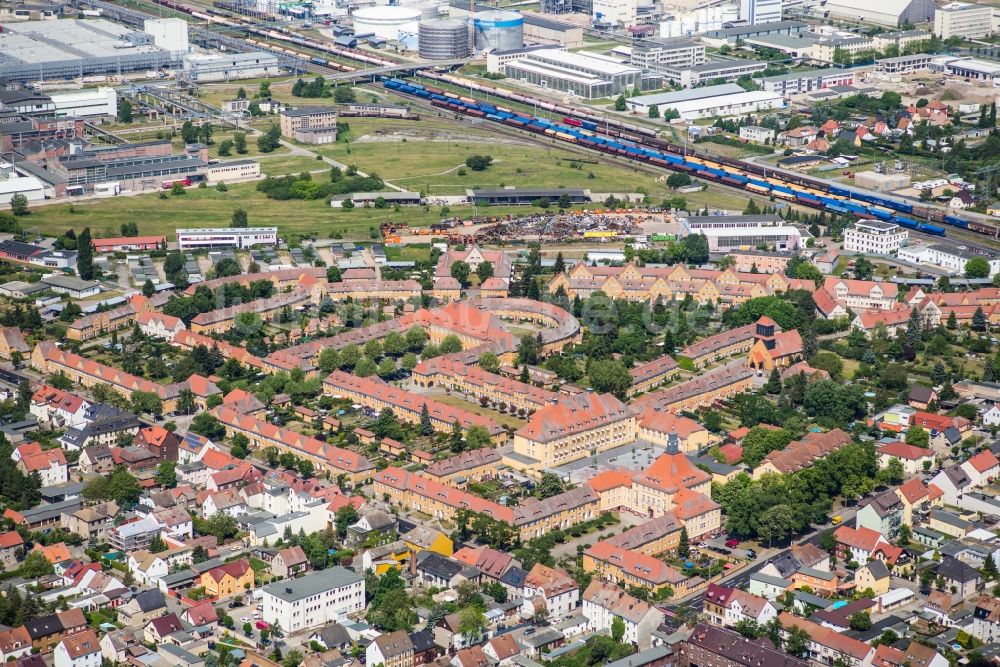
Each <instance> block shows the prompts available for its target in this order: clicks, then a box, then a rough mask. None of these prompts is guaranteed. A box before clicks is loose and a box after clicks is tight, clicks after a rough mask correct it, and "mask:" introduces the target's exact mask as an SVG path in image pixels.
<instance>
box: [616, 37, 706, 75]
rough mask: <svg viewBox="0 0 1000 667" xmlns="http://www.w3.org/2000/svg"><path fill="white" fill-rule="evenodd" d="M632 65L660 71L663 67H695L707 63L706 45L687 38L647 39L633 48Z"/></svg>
mask: <svg viewBox="0 0 1000 667" xmlns="http://www.w3.org/2000/svg"><path fill="white" fill-rule="evenodd" d="M631 58H632V61H631V62H632V64H633V65H635V66H636V67H643V68H645V69H651V70H658V69H659V68H661V67H694V66H695V65H701V64H702V63H704V62H705V45H704V44H703V43H701V42H699V41H698V40H695V39H689V38H687V37H675V38H673V39H647V40H643V41H641V42H638V43H637V44H636V45H635V46H633V47H632V56H631Z"/></svg>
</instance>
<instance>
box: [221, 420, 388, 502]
mask: <svg viewBox="0 0 1000 667" xmlns="http://www.w3.org/2000/svg"><path fill="white" fill-rule="evenodd" d="M212 415H214V416H215V418H216V419H218V420H219V423H220V424H222V425H223V426H225V427H226V436H227V437H233V436H234V435H236V434H237V433H242V434H243V435H245V436H246V437H247V438H248V439H249V440H250V444H251V445H252V446H253V447H255V448H258V447H277V448H278V449H279V450H280V451H282V452H290V453H292V454H295V455H296V456H298V457H300V458H304V459H307V460H309V461H312V463H313V465H315V466H316V468H317V469H318V470H322V471H326V470H329V471H330V472H332V473H333V474H334V475H341V474H343V475H347V476H348V479H350V481H351V482H352V483H353V484H360V483H362V482H364V481H365V480H367V479H369V478H370V477H371V476H372V474H373V473H374V472H375V465H374V464H373V463H372V462H371V461H369V460H368V459H367V458H365V457H364V456H362V455H361V454H357V453H355V452H352V451H349V450H346V449H342V448H340V447H335V446H333V445H329V444H327V443H325V442H322V441H320V440H317V439H316V438H311V437H309V436H306V435H302V434H301V433H296V432H295V431H292V430H290V429H286V428H281V427H279V426H275V425H274V424H270V423H268V422H266V421H262V420H260V419H257V418H256V417H252V416H250V415H245V414H241V413H240V412H237V411H236V410H235V409H233V408H231V407H228V406H225V405H220V406H217V407H216V408H214V409H213V410H212Z"/></svg>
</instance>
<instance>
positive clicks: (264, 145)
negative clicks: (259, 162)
mask: <svg viewBox="0 0 1000 667" xmlns="http://www.w3.org/2000/svg"><path fill="white" fill-rule="evenodd" d="M280 145H281V128H279V127H278V126H277V125H271V127H270V128H269V129H268V130H267V132H264V133H263V134H261V135H260V136H259V137H257V150H259V151H260V152H261V153H272V152H274V150H275V149H277V148H278V146H280Z"/></svg>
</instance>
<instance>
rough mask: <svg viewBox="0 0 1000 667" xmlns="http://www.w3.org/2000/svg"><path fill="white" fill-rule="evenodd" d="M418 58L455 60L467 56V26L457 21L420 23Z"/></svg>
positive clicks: (438, 20) (437, 20)
mask: <svg viewBox="0 0 1000 667" xmlns="http://www.w3.org/2000/svg"><path fill="white" fill-rule="evenodd" d="M419 48H420V57H421V58H427V59H428V60H455V59H457V58H465V57H467V56H468V55H469V24H468V23H467V22H466V21H460V20H458V19H431V20H427V21H421V22H420V47H419Z"/></svg>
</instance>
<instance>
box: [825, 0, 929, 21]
mask: <svg viewBox="0 0 1000 667" xmlns="http://www.w3.org/2000/svg"><path fill="white" fill-rule="evenodd" d="M934 9H935V5H934V0H878V2H872V0H826V2H823V3H818V4H816V5H814V6H813V7H812V8H811V13H812V15H813V16H817V17H820V18H824V19H834V20H838V19H839V20H843V21H852V22H857V23H861V24H864V25H884V26H890V27H893V28H896V27H899V26H901V25H903V24H905V23H909V24H912V25H916V24H918V23H925V22H927V21H933V20H934Z"/></svg>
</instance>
